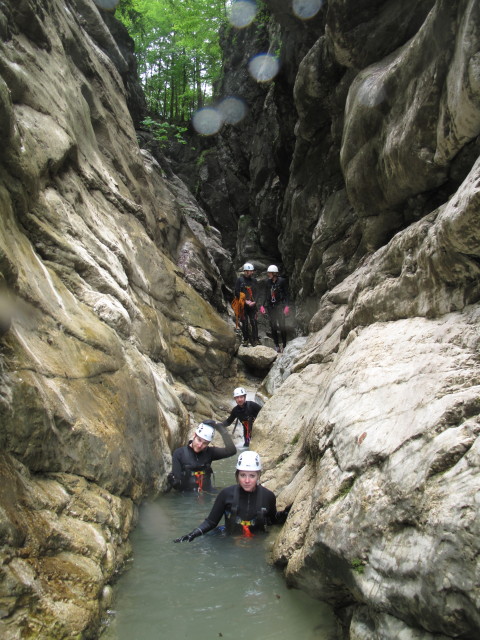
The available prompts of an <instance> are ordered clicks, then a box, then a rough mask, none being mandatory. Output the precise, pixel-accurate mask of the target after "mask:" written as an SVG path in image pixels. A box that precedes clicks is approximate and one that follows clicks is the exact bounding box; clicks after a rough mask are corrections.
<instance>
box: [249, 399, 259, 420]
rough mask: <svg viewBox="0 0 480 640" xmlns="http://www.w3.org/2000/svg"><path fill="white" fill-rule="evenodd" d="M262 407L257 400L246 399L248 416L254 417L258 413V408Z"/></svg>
mask: <svg viewBox="0 0 480 640" xmlns="http://www.w3.org/2000/svg"><path fill="white" fill-rule="evenodd" d="M261 408H262V407H261V406H260V405H259V404H258V402H253V400H249V401H248V417H249V418H256V417H257V416H258V414H259V413H260V409H261Z"/></svg>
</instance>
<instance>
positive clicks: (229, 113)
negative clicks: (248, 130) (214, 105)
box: [218, 96, 247, 124]
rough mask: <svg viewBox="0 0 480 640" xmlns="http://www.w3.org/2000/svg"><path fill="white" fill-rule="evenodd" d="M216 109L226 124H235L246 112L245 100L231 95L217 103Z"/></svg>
mask: <svg viewBox="0 0 480 640" xmlns="http://www.w3.org/2000/svg"><path fill="white" fill-rule="evenodd" d="M218 109H219V111H220V113H221V114H222V116H223V120H224V121H225V122H227V123H228V124H237V122H240V120H243V118H244V117H245V115H246V113H247V105H246V104H245V102H244V101H243V100H241V99H240V98H235V97H233V96H230V97H228V98H224V99H223V100H222V101H221V102H220V104H219V105H218Z"/></svg>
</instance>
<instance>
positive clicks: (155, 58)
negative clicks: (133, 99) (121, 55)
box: [115, 0, 228, 124]
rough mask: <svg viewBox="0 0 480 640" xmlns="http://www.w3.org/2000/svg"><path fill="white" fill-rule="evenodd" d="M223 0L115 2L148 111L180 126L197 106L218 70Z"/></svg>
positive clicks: (126, 0)
mask: <svg viewBox="0 0 480 640" xmlns="http://www.w3.org/2000/svg"><path fill="white" fill-rule="evenodd" d="M227 3H228V0H121V2H120V3H119V5H118V8H117V11H116V14H115V15H116V17H117V18H118V19H120V20H121V21H122V22H123V24H124V25H125V26H126V28H127V30H128V32H129V34H130V36H131V37H132V38H133V40H134V42H135V55H136V58H137V63H138V72H139V76H140V81H141V83H142V85H143V88H144V91H145V95H146V99H147V104H148V106H149V110H150V112H151V113H152V114H155V115H158V117H159V119H160V120H162V121H167V122H170V123H176V124H183V123H186V122H187V121H188V120H189V119H190V118H191V116H192V114H193V112H194V111H195V110H196V109H198V108H200V107H201V106H203V104H204V102H205V100H206V99H207V97H208V96H210V95H211V93H212V87H213V85H214V83H215V81H216V80H217V79H218V77H219V74H220V71H221V68H222V54H221V49H220V43H219V33H220V28H221V26H222V25H223V24H225V22H226V18H227Z"/></svg>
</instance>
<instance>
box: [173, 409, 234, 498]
mask: <svg viewBox="0 0 480 640" xmlns="http://www.w3.org/2000/svg"><path fill="white" fill-rule="evenodd" d="M213 425H215V427H216V428H217V430H218V432H219V433H220V435H221V436H222V438H223V442H224V443H225V447H211V446H209V445H210V442H211V441H212V440H213V436H214V434H215V429H214V427H213ZM236 452H237V449H236V447H235V445H234V443H233V440H232V438H231V436H230V434H229V433H227V431H226V429H225V427H224V426H223V425H222V424H217V423H215V421H214V420H206V421H205V422H202V423H201V424H199V425H198V427H197V429H196V430H195V435H194V436H193V438H192V440H190V442H189V443H188V444H187V445H185V446H184V447H179V448H178V449H175V451H174V452H173V455H172V472H171V473H169V474H168V482H169V484H170V486H171V487H173V488H174V489H177V490H179V491H202V490H204V491H211V489H212V488H213V487H212V480H211V476H212V473H213V471H212V462H213V461H214V460H221V459H222V458H229V457H230V456H233V455H234V454H235V453H236Z"/></svg>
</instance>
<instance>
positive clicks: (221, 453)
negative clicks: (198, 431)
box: [209, 422, 237, 460]
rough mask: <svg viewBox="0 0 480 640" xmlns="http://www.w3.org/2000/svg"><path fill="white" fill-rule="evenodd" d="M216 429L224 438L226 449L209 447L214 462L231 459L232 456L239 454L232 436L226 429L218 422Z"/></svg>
mask: <svg viewBox="0 0 480 640" xmlns="http://www.w3.org/2000/svg"><path fill="white" fill-rule="evenodd" d="M216 429H217V431H218V433H219V434H220V435H221V436H222V440H223V442H224V444H225V447H209V448H210V449H211V451H210V453H211V455H212V460H221V459H222V458H230V456H234V455H235V454H236V453H237V448H236V446H235V445H234V444H233V440H232V436H231V435H230V434H229V433H228V431H227V430H226V429H225V427H224V426H223V425H222V424H220V423H218V422H217V425H216Z"/></svg>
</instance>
